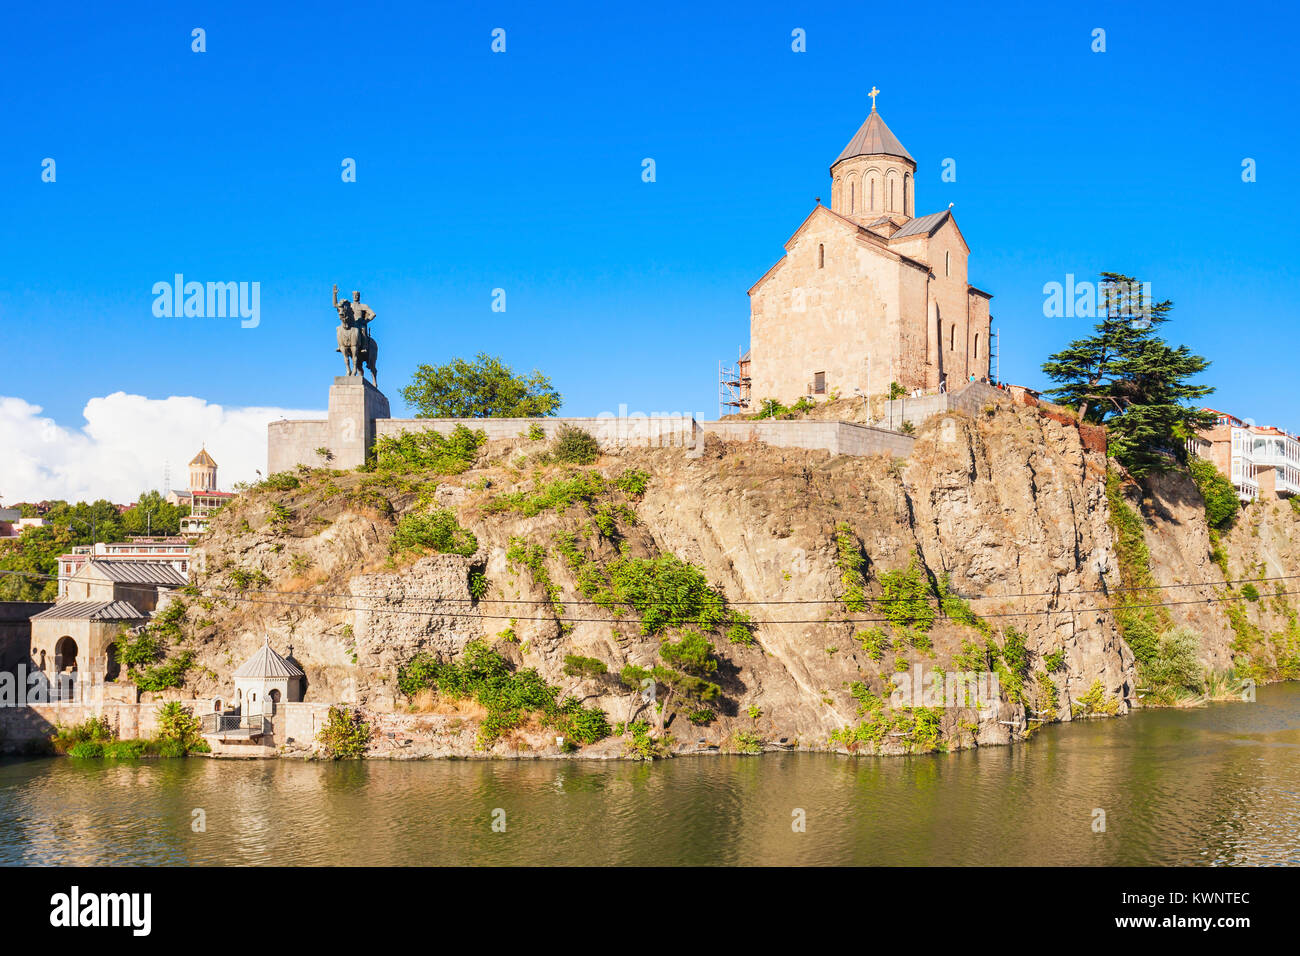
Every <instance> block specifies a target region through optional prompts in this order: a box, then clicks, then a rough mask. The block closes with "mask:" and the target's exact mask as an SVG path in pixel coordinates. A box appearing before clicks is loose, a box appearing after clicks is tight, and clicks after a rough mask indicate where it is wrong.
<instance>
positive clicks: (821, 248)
mask: <svg viewBox="0 0 1300 956" xmlns="http://www.w3.org/2000/svg"><path fill="white" fill-rule="evenodd" d="M817 268H818V269H825V268H826V245H825V243H821V242H819V243H817Z"/></svg>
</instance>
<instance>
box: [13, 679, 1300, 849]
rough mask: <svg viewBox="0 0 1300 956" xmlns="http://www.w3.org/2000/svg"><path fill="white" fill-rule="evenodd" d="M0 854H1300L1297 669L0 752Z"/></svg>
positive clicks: (1299, 715)
mask: <svg viewBox="0 0 1300 956" xmlns="http://www.w3.org/2000/svg"><path fill="white" fill-rule="evenodd" d="M196 808H201V809H203V810H204V811H205V814H206V827H207V828H206V832H201V833H196V832H194V831H193V830H192V829H191V821H192V819H193V817H192V813H193V811H194V810H195V809H196ZM497 810H501V811H504V820H505V824H506V829H505V832H494V831H493V829H492V821H493V814H494V811H497ZM800 810H801V811H802V812H803V814H804V815H805V816H806V821H807V824H806V832H803V833H796V832H794V831H793V830H792V827H791V823H792V820H793V819H794V817H793V814H794V813H795V812H796V811H800ZM1095 810H1104V811H1105V814H1106V831H1105V832H1104V833H1096V832H1094V831H1093V826H1092V823H1093V818H1094V811H1095ZM0 863H5V864H60V863H75V864H86V865H95V864H123V863H130V864H243V865H258V864H267V863H298V864H316V865H329V864H362V865H365V864H379V865H383V864H394V865H463V864H507V865H508V864H546V863H576V864H590V865H610V864H623V863H627V864H638V863H640V864H672V863H699V864H790V865H800V864H868V865H871V864H876V865H907V864H961V865H977V866H978V865H992V864H1013V865H1014V864H1066V863H1069V864H1080V865H1092V866H1105V865H1124V864H1165V865H1169V864H1174V865H1178V864H1184V865H1185V864H1283V863H1290V864H1296V863H1300V686H1296V685H1286V686H1279V687H1269V688H1264V689H1262V690H1261V691H1260V694H1259V701H1258V702H1257V703H1255V704H1215V705H1211V706H1209V707H1206V708H1202V709H1198V710H1193V711H1179V712H1175V711H1152V712H1149V713H1144V714H1138V715H1136V716H1134V717H1131V718H1128V719H1125V720H1108V721H1091V722H1087V723H1081V724H1079V725H1076V726H1069V727H1051V728H1047V729H1046V730H1044V731H1043V732H1042V733H1041V734H1040V735H1039V737H1038V739H1037V740H1035V741H1034V742H1033V743H1032V744H1031V745H1028V746H1017V747H1014V748H993V749H987V750H982V751H972V752H963V753H958V754H951V755H938V756H929V757H915V758H892V759H876V758H843V757H833V756H824V755H808V754H769V755H766V756H764V757H761V758H744V757H690V758H680V759H677V760H672V761H666V762H661V763H657V764H652V765H650V764H630V763H621V762H612V763H599V762H572V761H540V762H506V761H491V762H489V761H429V762H418V763H391V762H378V761H376V762H373V763H342V764H330V763H301V762H290V761H253V762H218V761H208V760H187V761H180V760H178V761H141V762H138V763H122V764H98V763H86V762H80V761H72V760H67V759H42V760H28V761H8V762H5V763H3V764H0Z"/></svg>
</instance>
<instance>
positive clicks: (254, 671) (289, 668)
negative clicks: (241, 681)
mask: <svg viewBox="0 0 1300 956" xmlns="http://www.w3.org/2000/svg"><path fill="white" fill-rule="evenodd" d="M233 676H235V677H252V678H254V679H260V678H265V677H306V676H307V675H306V674H304V673H303V672H302V670H301V669H300V668H299V667H298V665H297V664H294V663H293V662H292V661H289V660H286V659H285V658H283V657H281V656H280V655H279V654H277V653H276V652H275V651H273V650H271V639H270V638H269V637H268V638H267V639H266V643H265V644H263V645H262V646H261V648H260V649H259V650H258V652H257V653H256V654H254V655H253V656H252V657H250V658H249V659H248V660H246V661H244V663H242V664H240V665H239V667H238V668H236V669H235V673H234V675H233Z"/></svg>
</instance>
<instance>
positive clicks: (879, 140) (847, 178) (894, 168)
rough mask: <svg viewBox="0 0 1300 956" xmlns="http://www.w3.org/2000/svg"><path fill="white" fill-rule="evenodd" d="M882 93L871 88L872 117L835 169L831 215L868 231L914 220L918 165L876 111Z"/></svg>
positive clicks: (869, 117)
mask: <svg viewBox="0 0 1300 956" xmlns="http://www.w3.org/2000/svg"><path fill="white" fill-rule="evenodd" d="M879 93H880V91H879V90H878V89H876V88H875V87H874V86H873V87H872V88H871V94H870V95H871V115H869V116H868V117H867V120H866V122H865V123H863V124H862V126H860V127H859V128H858V131H857V132H856V133H854V134H853V138H852V139H851V140H849V144H848V145H847V146H845V147H844V150H843V151H842V152H841V153H840V155H839V158H838V159H836V160H835V162H834V163H832V164H831V211H832V212H836V213H839V214H840V215H841V216H845V217H846V218H848V219H852V220H853V221H854V222H856V223H857V224H858V225H860V226H865V227H867V228H873V227H875V226H881V225H882V224H883V222H884V220H889V221H890V222H892V223H893V225H894V226H900V225H902V224H903V223H904V222H906V221H907V220H908V219H910V218H912V216H914V215H916V213H915V205H916V196H915V195H914V194H915V191H916V182H915V177H916V160H914V159H913V158H912V154H911V153H909V152H908V151H907V150H906V149H905V148H904V147H903V144H902V143H900V142H899V141H898V137H897V136H895V135H894V134H893V131H891V130H890V128H889V127H888V126H886V125H885V121H884V120H883V119H882V118H881V116H880V114H879V113H878V112H876V96H877V95H878V94H879ZM885 228H892V227H885Z"/></svg>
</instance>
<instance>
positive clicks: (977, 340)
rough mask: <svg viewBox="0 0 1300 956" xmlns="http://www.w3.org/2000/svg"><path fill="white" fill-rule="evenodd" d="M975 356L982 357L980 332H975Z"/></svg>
mask: <svg viewBox="0 0 1300 956" xmlns="http://www.w3.org/2000/svg"><path fill="white" fill-rule="evenodd" d="M975 357H976V358H979V357H980V334H979V333H978V332H976V333H975Z"/></svg>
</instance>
